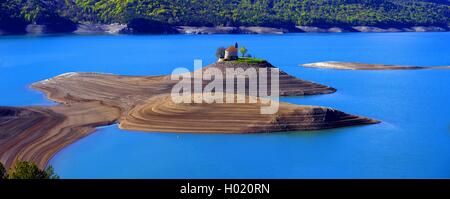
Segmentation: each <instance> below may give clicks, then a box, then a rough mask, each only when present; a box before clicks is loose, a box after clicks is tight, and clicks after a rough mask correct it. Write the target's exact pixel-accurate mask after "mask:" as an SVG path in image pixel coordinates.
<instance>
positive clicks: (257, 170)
mask: <svg viewBox="0 0 450 199" xmlns="http://www.w3.org/2000/svg"><path fill="white" fill-rule="evenodd" d="M234 42H239V43H240V44H241V45H244V46H246V47H247V48H248V49H249V53H250V54H252V55H254V56H256V57H259V58H265V59H267V60H269V61H270V62H271V63H272V64H273V65H275V66H277V67H280V68H281V69H282V70H284V71H286V72H288V73H290V74H292V75H294V76H297V77H299V78H302V79H305V80H310V81H314V82H318V83H321V84H325V85H328V86H332V87H334V88H337V90H338V91H337V92H336V93H333V94H328V95H318V96H308V97H289V98H282V99H281V100H282V101H285V102H290V103H296V104H306V105H322V106H330V107H333V108H336V109H339V110H342V111H345V112H347V113H352V114H358V115H363V116H367V117H371V118H374V119H378V120H381V121H383V122H382V123H381V124H377V125H369V126H358V127H348V128H339V129H333V130H323V131H311V132H289V133H275V134H251V135H223V134H219V135H204V134H172V133H157V132H156V133H143V132H130V131H124V130H119V129H118V128H117V126H115V125H113V126H108V127H103V128H100V129H99V131H97V132H96V133H94V134H91V135H90V136H87V137H85V138H83V139H81V140H79V141H78V142H76V143H74V144H72V145H70V146H68V147H66V148H65V149H63V150H62V151H60V152H59V153H58V154H57V155H56V156H55V157H54V158H53V159H52V160H51V162H50V164H51V165H52V166H53V167H54V168H55V171H56V173H58V174H59V175H60V176H61V177H62V178H450V155H449V153H450V103H449V101H450V86H449V85H450V70H423V71H419V70H417V71H341V70H324V69H305V68H301V67H298V65H299V64H302V63H309V62H317V61H357V62H367V63H383V64H399V65H418V66H438V65H450V33H337V34H332V33H330V34H286V35H170V36H72V35H58V36H42V37H32V36H20V37H19V36H17V37H16V36H14V37H0V90H2V91H4V92H2V95H1V97H0V105H3V106H5V105H7V106H25V105H51V104H53V103H52V102H50V101H48V100H46V98H45V97H44V96H43V95H42V94H41V93H39V92H37V91H34V90H31V89H29V88H28V86H29V84H31V83H33V82H36V81H39V80H43V79H46V78H50V77H53V76H56V75H59V74H61V73H66V72H75V71H77V72H78V71H80V72H104V73H115V74H126V75H160V74H170V73H171V72H172V70H173V69H174V68H176V67H188V68H192V67H193V60H194V59H203V62H204V63H205V64H206V63H211V62H214V61H215V57H214V52H215V49H216V48H217V47H218V46H228V45H230V44H234Z"/></svg>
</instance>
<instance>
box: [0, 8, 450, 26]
mask: <svg viewBox="0 0 450 199" xmlns="http://www.w3.org/2000/svg"><path fill="white" fill-rule="evenodd" d="M0 13H1V14H0V29H3V30H4V32H11V33H21V32H25V26H26V25H28V24H38V25H45V26H46V27H48V29H49V30H52V31H54V32H72V31H75V29H76V25H77V24H111V23H118V24H130V23H132V24H133V23H134V24H136V23H138V24H140V26H142V25H148V26H149V27H150V28H155V27H156V29H161V30H164V31H166V32H167V31H168V32H171V28H167V27H169V26H195V27H198V26H207V27H216V26H220V27H222V26H226V27H239V26H262V27H276V28H285V29H288V30H289V29H294V28H295V27H296V26H315V27H344V28H346V27H352V26H376V27H395V28H406V27H412V26H436V27H444V28H448V27H449V25H450V22H449V18H450V1H449V0H224V1H223V0H140V1H137V0H4V1H2V2H1V4H0ZM136 20H137V22H136ZM143 20H145V22H143ZM144 29H145V28H144ZM147 29H149V28H147Z"/></svg>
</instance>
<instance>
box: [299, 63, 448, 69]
mask: <svg viewBox="0 0 450 199" xmlns="http://www.w3.org/2000/svg"><path fill="white" fill-rule="evenodd" d="M301 66H303V67H309V68H326V69H340V70H425V69H450V66H398V65H386V64H367V63H358V62H336V61H328V62H316V63H309V64H302V65H301Z"/></svg>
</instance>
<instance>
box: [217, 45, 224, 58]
mask: <svg viewBox="0 0 450 199" xmlns="http://www.w3.org/2000/svg"><path fill="white" fill-rule="evenodd" d="M216 57H217V58H218V59H220V58H223V57H225V48H224V47H219V48H217V50H216Z"/></svg>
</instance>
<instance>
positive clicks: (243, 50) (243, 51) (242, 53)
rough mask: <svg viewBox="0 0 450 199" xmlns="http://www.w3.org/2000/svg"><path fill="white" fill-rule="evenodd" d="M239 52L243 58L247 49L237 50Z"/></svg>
mask: <svg viewBox="0 0 450 199" xmlns="http://www.w3.org/2000/svg"><path fill="white" fill-rule="evenodd" d="M239 52H241V55H242V57H245V54H247V48H246V47H244V46H242V47H241V48H239Z"/></svg>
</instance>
